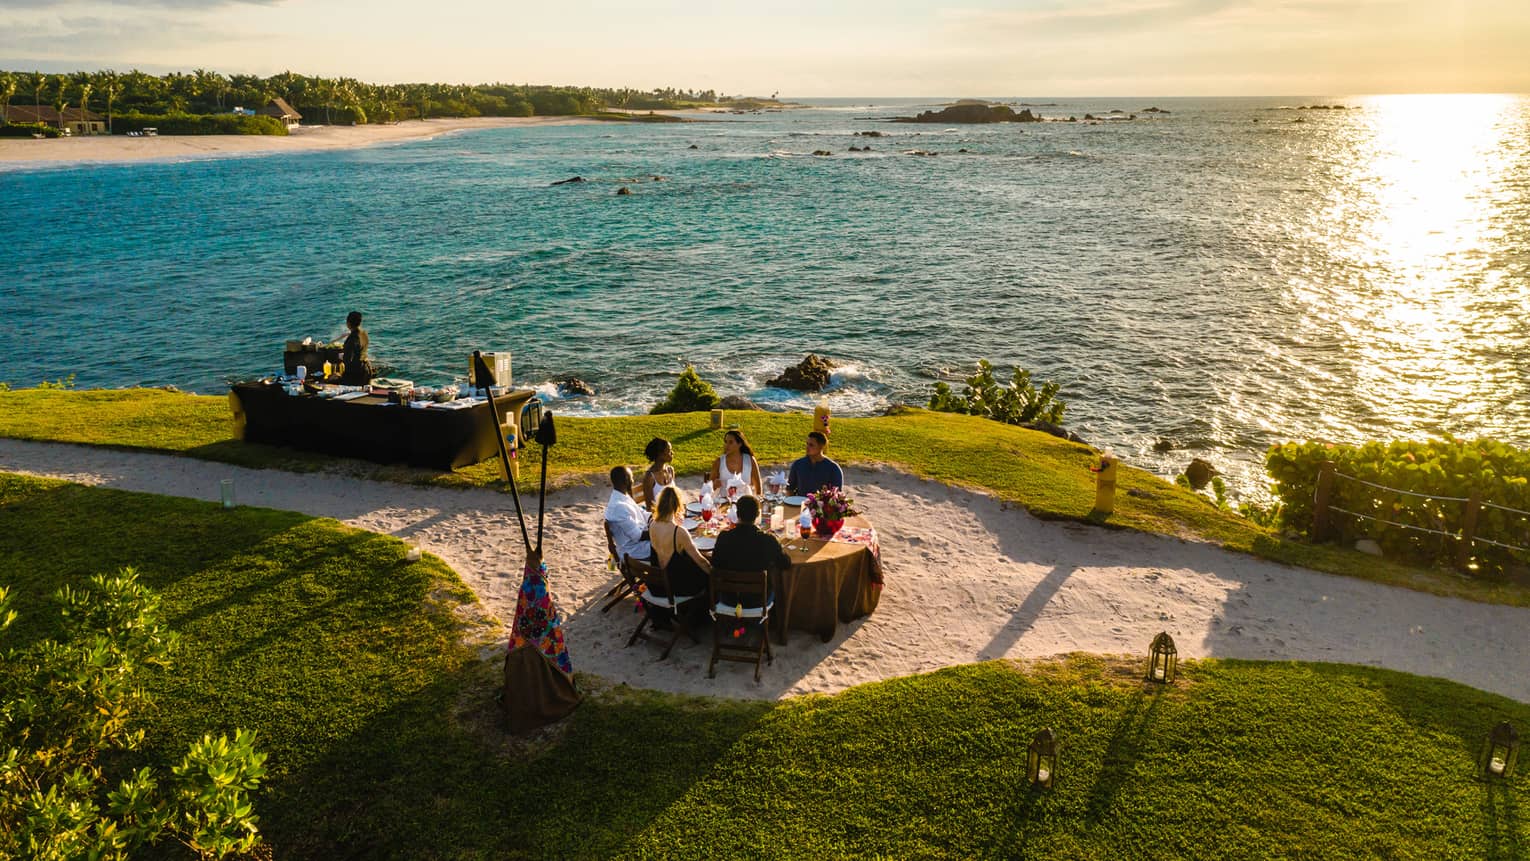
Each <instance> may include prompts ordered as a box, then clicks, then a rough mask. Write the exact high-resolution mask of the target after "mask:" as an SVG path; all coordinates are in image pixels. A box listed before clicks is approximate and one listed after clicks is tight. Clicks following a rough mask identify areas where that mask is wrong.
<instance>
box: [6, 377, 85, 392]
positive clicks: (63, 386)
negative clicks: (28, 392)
mask: <svg viewBox="0 0 1530 861" xmlns="http://www.w3.org/2000/svg"><path fill="white" fill-rule="evenodd" d="M37 387H38V388H39V389H58V390H60V391H64V390H67V389H72V388H74V374H70V375H69V376H67V377H59V378H58V379H56V380H43V381H42V382H40V383H38V384H37ZM6 388H7V389H9V388H10V386H6Z"/></svg>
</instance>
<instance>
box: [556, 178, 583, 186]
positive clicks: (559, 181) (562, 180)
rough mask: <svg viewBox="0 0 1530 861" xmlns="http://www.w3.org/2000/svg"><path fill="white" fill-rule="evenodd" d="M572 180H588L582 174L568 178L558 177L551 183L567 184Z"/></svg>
mask: <svg viewBox="0 0 1530 861" xmlns="http://www.w3.org/2000/svg"><path fill="white" fill-rule="evenodd" d="M573 182H589V180H587V179H585V178H584V177H582V176H571V177H569V178H568V179H560V180H558V181H557V182H554V183H552V185H568V184H569V183H573Z"/></svg>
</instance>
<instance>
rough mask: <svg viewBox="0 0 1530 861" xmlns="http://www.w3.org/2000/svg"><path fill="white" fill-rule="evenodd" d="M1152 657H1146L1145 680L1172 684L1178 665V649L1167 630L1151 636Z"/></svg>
mask: <svg viewBox="0 0 1530 861" xmlns="http://www.w3.org/2000/svg"><path fill="white" fill-rule="evenodd" d="M1151 650H1152V657H1150V658H1148V671H1147V680H1148V681H1150V682H1158V683H1160V684H1165V685H1172V684H1174V675H1175V672H1176V671H1177V669H1178V667H1179V650H1177V649H1175V648H1174V638H1173V637H1171V636H1169V632H1168V631H1160V632H1158V636H1156V637H1154V638H1153V645H1152V647H1151Z"/></svg>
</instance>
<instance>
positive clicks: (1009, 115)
mask: <svg viewBox="0 0 1530 861" xmlns="http://www.w3.org/2000/svg"><path fill="white" fill-rule="evenodd" d="M893 122H895V123H1039V122H1041V117H1038V116H1036V115H1035V114H1033V113H1031V110H1030V108H1026V109H1024V110H1022V111H1021V112H1020V113H1018V114H1017V113H1015V110H1014V108H1011V107H1007V106H1005V105H982V104H975V105H952V106H951V107H949V108H946V109H944V110H939V111H925V112H924V113H922V114H920V115H919V116H917V117H895V118H894V119H893Z"/></svg>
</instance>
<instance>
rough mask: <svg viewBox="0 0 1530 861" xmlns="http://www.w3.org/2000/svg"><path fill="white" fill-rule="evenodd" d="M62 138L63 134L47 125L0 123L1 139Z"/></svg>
mask: <svg viewBox="0 0 1530 861" xmlns="http://www.w3.org/2000/svg"><path fill="white" fill-rule="evenodd" d="M34 135H42V136H43V137H45V138H56V137H61V136H62V132H60V131H59V130H58V129H56V128H54V127H53V126H50V125H47V124H46V123H0V138H29V137H33V136H34Z"/></svg>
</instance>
